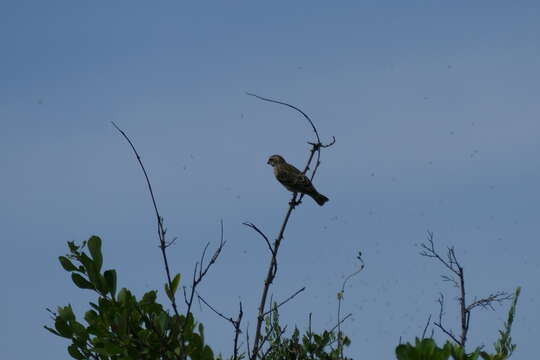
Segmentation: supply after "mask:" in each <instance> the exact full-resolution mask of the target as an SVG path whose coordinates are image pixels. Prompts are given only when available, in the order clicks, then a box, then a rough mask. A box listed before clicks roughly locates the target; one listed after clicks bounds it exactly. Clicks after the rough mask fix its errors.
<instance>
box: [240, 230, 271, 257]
mask: <svg viewBox="0 0 540 360" xmlns="http://www.w3.org/2000/svg"><path fill="white" fill-rule="evenodd" d="M242 225H246V226H247V227H249V228H251V229H253V230H255V231H256V232H257V233H258V234H259V235H261V236H262V238H263V239H264V241H265V242H266V245H268V250H270V253H271V254H272V255H273V254H274V249H272V244H270V240H268V236H266V235H265V234H264V233H263V232H262V231H261V230H260V229H259V228H258V227H257V226H256V225H255V224H253V223H250V222H243V223H242Z"/></svg>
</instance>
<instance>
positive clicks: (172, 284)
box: [171, 274, 180, 294]
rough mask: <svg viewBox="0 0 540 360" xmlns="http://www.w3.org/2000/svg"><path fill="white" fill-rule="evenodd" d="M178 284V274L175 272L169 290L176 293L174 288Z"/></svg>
mask: <svg viewBox="0 0 540 360" xmlns="http://www.w3.org/2000/svg"><path fill="white" fill-rule="evenodd" d="M179 284H180V274H176V276H175V277H174V279H173V280H172V282H171V292H172V293H173V294H175V293H176V290H177V289H178V285H179Z"/></svg>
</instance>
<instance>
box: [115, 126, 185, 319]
mask: <svg viewBox="0 0 540 360" xmlns="http://www.w3.org/2000/svg"><path fill="white" fill-rule="evenodd" d="M111 123H112V125H113V126H114V127H115V128H116V130H118V132H119V133H120V134H122V136H123V137H124V139H126V140H127V142H128V143H129V145H130V146H131V149H132V150H133V153H135V157H136V158H137V161H138V162H139V166H140V168H141V170H142V171H143V173H144V177H145V179H146V185H147V186H148V192H149V193H150V197H151V199H152V204H153V206H154V212H155V215H156V220H157V230H158V238H159V248H160V249H161V254H162V258H163V263H164V266H165V273H166V275H167V284H168V285H169V289H172V278H171V271H170V269H169V261H168V259H167V252H166V249H167V247H169V246H170V245H172V244H173V243H174V241H175V240H176V238H175V239H173V240H172V241H171V242H170V243H167V241H166V239H165V235H166V233H167V229H166V228H165V226H164V225H163V218H162V217H161V215H160V214H159V210H158V206H157V203H156V198H155V196H154V190H153V189H152V184H151V183H150V178H149V177H148V173H147V172H146V168H145V167H144V165H143V162H142V160H141V156H140V155H139V153H138V152H137V149H136V148H135V145H133V142H132V141H131V139H130V138H129V137H128V136H127V135H126V133H125V132H124V131H123V130H122V129H120V128H119V127H118V125H116V124H115V123H114V122H113V121H111ZM170 300H171V305H172V307H173V310H174V313H175V314H176V315H178V308H177V306H176V297H175V294H174V293H173V294H171V296H170Z"/></svg>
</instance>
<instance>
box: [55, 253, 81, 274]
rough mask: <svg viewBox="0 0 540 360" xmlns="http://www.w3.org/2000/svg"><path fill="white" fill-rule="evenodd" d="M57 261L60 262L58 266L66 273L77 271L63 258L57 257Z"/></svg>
mask: <svg viewBox="0 0 540 360" xmlns="http://www.w3.org/2000/svg"><path fill="white" fill-rule="evenodd" d="M58 260H59V261H60V265H62V267H63V268H64V270H66V271H75V270H77V267H76V266H75V265H73V263H72V262H71V261H70V260H69V259H68V258H67V257H65V256H59V257H58Z"/></svg>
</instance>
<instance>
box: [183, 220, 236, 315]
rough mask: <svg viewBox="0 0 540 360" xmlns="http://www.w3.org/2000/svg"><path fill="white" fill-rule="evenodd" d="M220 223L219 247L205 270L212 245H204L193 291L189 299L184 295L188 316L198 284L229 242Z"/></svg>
mask: <svg viewBox="0 0 540 360" xmlns="http://www.w3.org/2000/svg"><path fill="white" fill-rule="evenodd" d="M220 225H221V231H220V240H219V245H218V247H217V249H216V250H215V251H214V254H213V255H212V258H211V259H210V261H209V262H208V264H206V267H204V270H203V266H204V257H205V254H206V250H207V249H208V246H209V245H210V243H207V244H206V246H205V247H204V250H203V252H202V255H201V260H200V262H196V263H195V268H194V269H193V278H192V281H191V293H190V296H189V300H188V299H187V298H186V297H185V296H184V299H185V301H186V305H187V310H186V317H187V316H188V315H189V313H190V312H191V306H192V304H193V297H194V295H195V291H196V289H197V286H198V285H199V284H200V283H201V281H202V280H203V278H204V277H205V276H206V273H207V272H208V270H210V267H211V266H212V265H213V264H214V263H215V262H216V260H217V258H218V257H219V254H221V250H223V247H224V246H225V244H226V243H227V242H226V241H224V240H223V220H221V221H220ZM197 270H198V274H197ZM184 291H185V290H184Z"/></svg>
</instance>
